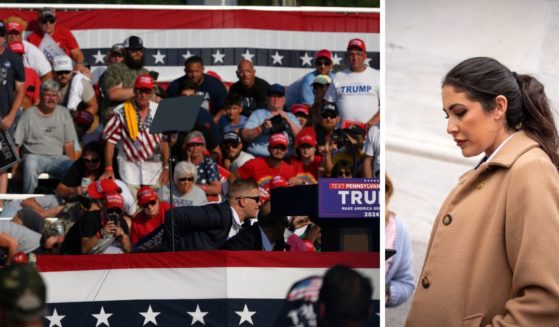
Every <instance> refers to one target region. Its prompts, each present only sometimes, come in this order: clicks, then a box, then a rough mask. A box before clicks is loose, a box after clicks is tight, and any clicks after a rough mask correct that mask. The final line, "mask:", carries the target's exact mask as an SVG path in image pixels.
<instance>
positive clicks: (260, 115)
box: [245, 109, 301, 157]
mask: <svg viewBox="0 0 559 327" xmlns="http://www.w3.org/2000/svg"><path fill="white" fill-rule="evenodd" d="M287 116H288V117H289V120H290V121H292V122H293V123H295V125H297V126H298V127H301V125H300V124H299V121H298V120H297V117H295V115H293V114H292V113H290V112H288V113H287ZM269 118H272V113H271V112H270V111H268V109H258V110H256V111H254V112H253V113H252V114H251V115H250V117H248V120H247V121H246V123H245V128H256V127H258V126H260V125H262V124H263V123H264V121H265V120H266V119H269ZM283 133H284V134H285V135H287V136H288V137H289V139H290V142H289V148H288V150H287V151H288V152H287V157H289V156H290V155H291V153H292V151H293V147H292V144H293V139H292V137H291V135H289V134H290V133H287V132H283ZM269 141H270V133H269V132H263V133H262V134H260V135H259V136H257V137H256V138H255V139H254V140H253V141H252V143H251V144H250V145H249V146H248V148H247V152H248V153H250V154H252V155H255V156H261V157H268V156H270V152H268V144H269Z"/></svg>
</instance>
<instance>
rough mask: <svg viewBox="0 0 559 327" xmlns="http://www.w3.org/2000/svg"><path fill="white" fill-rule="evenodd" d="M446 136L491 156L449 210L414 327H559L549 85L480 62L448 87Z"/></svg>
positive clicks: (421, 287) (423, 281)
mask: <svg viewBox="0 0 559 327" xmlns="http://www.w3.org/2000/svg"><path fill="white" fill-rule="evenodd" d="M442 85H443V87H442V100H443V111H444V113H445V115H446V118H447V119H448V124H447V133H448V134H450V135H451V136H452V138H453V139H454V141H455V142H456V145H457V146H458V147H460V149H461V151H462V154H463V155H464V156H465V157H471V156H476V155H478V154H481V153H484V154H485V156H484V158H483V159H482V160H481V162H480V163H479V164H477V165H476V167H475V168H474V169H472V170H470V171H469V172H467V173H466V174H464V175H463V176H462V177H460V180H459V182H458V185H457V186H456V187H455V188H454V189H453V190H452V191H451V192H450V194H449V195H448V197H447V199H446V200H445V201H444V202H443V204H442V206H441V209H440V211H439V213H438V215H437V218H436V220H435V222H434V225H433V230H432V232H431V239H430V241H429V245H428V248H427V254H426V257H425V262H424V266H423V271H422V273H421V275H420V276H419V284H418V286H417V290H416V294H415V297H414V300H413V304H412V308H411V311H410V314H409V316H408V320H407V323H406V325H407V326H430V327H431V326H445V327H448V326H559V260H557V253H558V252H559V174H558V167H559V155H558V153H557V150H558V138H557V130H556V127H555V123H554V120H553V114H552V111H551V109H550V106H549V103H548V100H547V97H546V95H545V92H544V87H543V85H542V84H541V83H540V82H539V81H538V80H536V79H535V78H534V77H532V76H529V75H522V74H517V73H515V72H512V71H510V70H509V69H508V68H506V67H505V66H503V65H502V64H501V63H499V62H498V61H496V60H494V59H491V58H485V57H478V58H471V59H468V60H465V61H463V62H461V63H460V64H458V65H457V66H456V67H454V68H453V69H451V70H450V71H449V72H448V73H447V75H446V76H445V78H444V80H443V83H442Z"/></svg>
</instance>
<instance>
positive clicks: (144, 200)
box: [137, 186, 158, 207]
mask: <svg viewBox="0 0 559 327" xmlns="http://www.w3.org/2000/svg"><path fill="white" fill-rule="evenodd" d="M137 197H138V204H139V205H140V207H143V206H145V205H146V204H148V203H149V202H150V201H152V200H157V199H158V197H157V194H156V193H155V191H154V190H153V188H151V186H142V187H141V188H140V189H139V190H138V196H137Z"/></svg>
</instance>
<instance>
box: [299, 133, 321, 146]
mask: <svg viewBox="0 0 559 327" xmlns="http://www.w3.org/2000/svg"><path fill="white" fill-rule="evenodd" d="M296 144H297V146H300V145H303V144H308V145H310V146H316V137H315V136H314V135H312V134H311V133H305V134H302V135H300V136H299V135H298V136H297V140H296Z"/></svg>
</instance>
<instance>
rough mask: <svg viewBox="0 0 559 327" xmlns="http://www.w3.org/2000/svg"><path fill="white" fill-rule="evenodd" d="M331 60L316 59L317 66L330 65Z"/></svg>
mask: <svg viewBox="0 0 559 327" xmlns="http://www.w3.org/2000/svg"><path fill="white" fill-rule="evenodd" d="M330 64H331V62H330V61H327V60H317V62H316V65H317V66H330Z"/></svg>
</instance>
